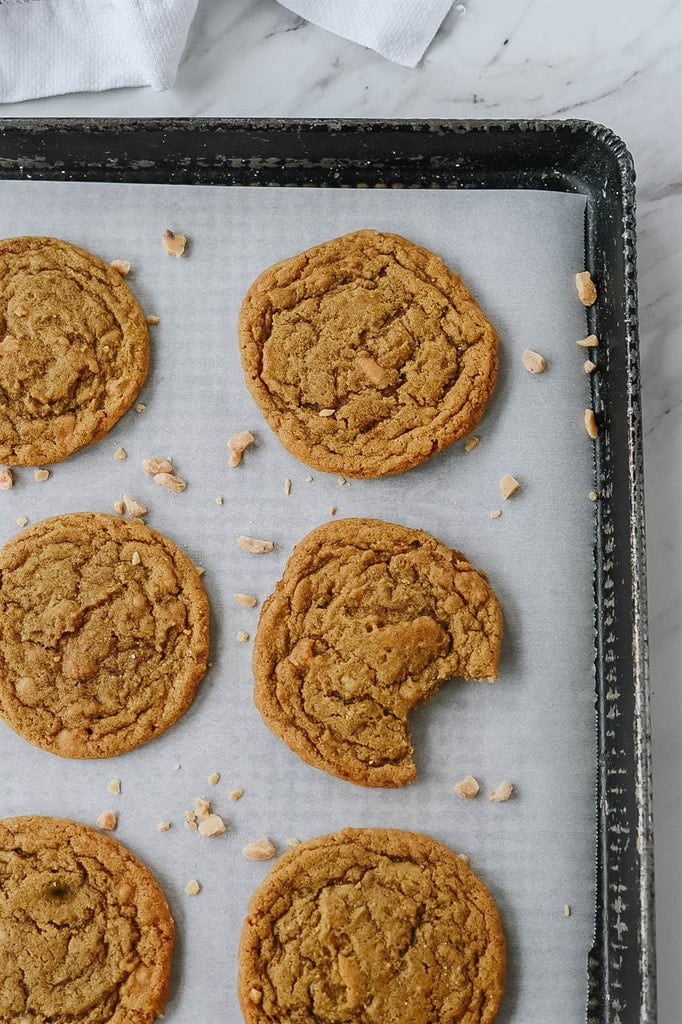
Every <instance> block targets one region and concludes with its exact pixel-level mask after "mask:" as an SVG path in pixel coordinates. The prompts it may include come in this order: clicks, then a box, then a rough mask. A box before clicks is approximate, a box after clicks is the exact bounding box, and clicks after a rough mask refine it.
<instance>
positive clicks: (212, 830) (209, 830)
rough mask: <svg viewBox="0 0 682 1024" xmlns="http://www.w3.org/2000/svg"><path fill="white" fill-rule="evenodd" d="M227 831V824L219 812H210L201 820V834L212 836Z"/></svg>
mask: <svg viewBox="0 0 682 1024" xmlns="http://www.w3.org/2000/svg"><path fill="white" fill-rule="evenodd" d="M223 832H227V826H226V825H225V822H224V821H223V819H222V818H221V817H220V815H219V814H209V816H208V818H205V819H204V820H203V821H200V822H199V835H200V836H206V837H212V836H221V835H222V834H223Z"/></svg>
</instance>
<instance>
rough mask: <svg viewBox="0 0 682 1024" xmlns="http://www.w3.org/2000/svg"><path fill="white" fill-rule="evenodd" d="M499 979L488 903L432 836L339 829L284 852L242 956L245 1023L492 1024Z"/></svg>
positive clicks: (260, 898)
mask: <svg viewBox="0 0 682 1024" xmlns="http://www.w3.org/2000/svg"><path fill="white" fill-rule="evenodd" d="M504 976H505V941H504V933H503V930H502V923H501V921H500V916H499V913H498V911H497V907H496V906H495V902H494V900H493V898H492V896H491V895H490V893H489V892H488V889H487V888H486V887H485V885H484V884H483V882H482V881H481V880H480V878H478V877H477V875H475V874H474V872H473V871H472V870H471V868H470V867H469V866H468V864H467V862H466V860H464V859H462V858H460V857H457V856H455V854H453V853H452V852H451V851H450V850H448V849H447V847H445V846H443V845H441V843H438V842H436V841H435V840H434V839H431V838H430V837H429V836H425V835H420V834H418V833H414V832H400V831H398V830H394V829H372V828H362V829H345V830H344V831H343V832H337V833H336V834H334V835H327V836H322V837H320V838H318V839H311V840H310V841H309V842H306V843H302V844H301V845H299V846H297V847H295V848H294V849H293V850H292V851H291V852H290V853H287V854H285V855H284V856H283V857H282V858H281V859H280V860H279V861H278V863H277V864H276V865H275V867H274V868H273V869H272V871H271V872H270V874H269V875H268V877H267V878H266V880H265V882H264V883H263V884H262V885H261V886H260V888H259V889H257V890H256V892H255V893H254V895H253V896H252V898H251V901H250V903H249V909H248V916H247V918H246V921H245V922H244V926H243V929H242V935H241V943H240V947H239V981H238V987H239V1000H240V1003H241V1007H242V1013H243V1014H244V1019H245V1021H246V1024H285V1022H286V1024H293V1022H294V1021H296V1022H297V1024H299V1022H300V1024H307V1022H309V1021H310V1022H312V1021H315V1024H339V1022H341V1021H343V1022H350V1021H353V1024H491V1022H492V1021H493V1020H494V1018H495V1015H496V1013H497V1010H498V1007H499V1004H500V1000H501V998H502V992H503V988H504Z"/></svg>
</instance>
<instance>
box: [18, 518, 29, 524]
mask: <svg viewBox="0 0 682 1024" xmlns="http://www.w3.org/2000/svg"><path fill="white" fill-rule="evenodd" d="M27 523H28V519H27V518H26V516H17V526H26V524H27Z"/></svg>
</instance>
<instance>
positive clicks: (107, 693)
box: [0, 512, 208, 757]
mask: <svg viewBox="0 0 682 1024" xmlns="http://www.w3.org/2000/svg"><path fill="white" fill-rule="evenodd" d="M207 657H208V600H207V598H206V593H205V591H204V588H203V586H202V583H201V580H200V578H199V575H198V573H197V571H196V569H195V568H194V566H193V565H192V563H191V562H190V560H189V558H187V557H186V555H184V554H183V553H182V552H181V551H180V550H179V549H178V548H177V547H176V546H175V544H173V543H172V542H171V541H169V540H168V539H167V538H166V537H163V536H162V535H161V534H160V533H157V532H156V531H155V530H150V529H149V527H147V526H144V525H143V524H141V523H136V522H131V521H128V520H121V519H116V518H115V517H114V516H108V515H104V514H102V513H97V512H79V513H75V514H72V515H62V516H55V517H54V518H52V519H45V520H43V521H42V522H39V523H36V524H35V526H31V527H29V528H28V529H26V530H24V531H22V532H21V533H19V534H17V535H16V536H15V537H13V538H12V539H11V540H10V541H9V542H8V543H7V544H5V546H4V547H3V548H2V549H1V550H0V715H1V716H2V717H3V718H4V719H5V720H6V721H7V723H8V724H9V725H10V726H11V727H12V728H13V729H15V730H16V732H18V733H20V734H21V735H22V736H24V737H25V738H26V739H27V740H30V742H31V743H34V744H35V745H36V746H38V747H42V748H43V749H44V750H50V751H52V753H54V754H61V755H62V756H63V757H111V756H112V755H114V754H121V753H123V752H124V751H126V750H132V749H133V747H137V746H139V744H140V743H144V742H145V741H146V740H149V739H152V738H153V737H154V736H158V735H159V734H160V733H162V732H163V731H164V730H165V729H167V728H168V727H169V726H170V725H172V724H173V722H175V721H176V719H178V718H179V717H180V716H181V715H182V714H183V713H184V712H185V711H186V710H187V708H188V707H189V705H190V704H191V702H192V698H193V696H194V692H195V690H196V687H197V684H198V683H199V681H200V679H201V677H202V676H203V674H204V672H205V669H206V660H207Z"/></svg>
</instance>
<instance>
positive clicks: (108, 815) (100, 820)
mask: <svg viewBox="0 0 682 1024" xmlns="http://www.w3.org/2000/svg"><path fill="white" fill-rule="evenodd" d="M117 825H118V818H117V816H116V813H115V812H114V811H102V813H101V814H99V815H98V816H97V827H98V828H102V829H104V830H105V831H106V832H113V831H114V829H115V828H116V826H117Z"/></svg>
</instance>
